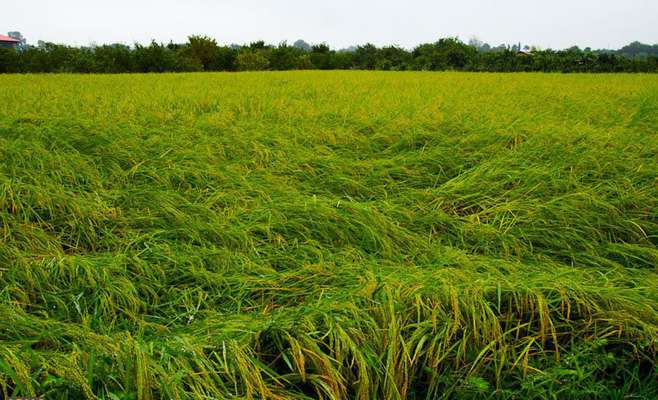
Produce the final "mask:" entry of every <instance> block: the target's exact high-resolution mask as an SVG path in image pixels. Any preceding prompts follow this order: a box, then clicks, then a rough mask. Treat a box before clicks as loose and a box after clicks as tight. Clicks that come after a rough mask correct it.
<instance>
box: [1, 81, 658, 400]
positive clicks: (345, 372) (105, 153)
mask: <svg viewBox="0 0 658 400" xmlns="http://www.w3.org/2000/svg"><path fill="white" fill-rule="evenodd" d="M0 235H1V238H2V241H1V242H0V316H1V317H2V321H1V323H0V393H2V395H3V396H4V397H10V396H37V395H41V396H44V397H45V398H46V399H49V400H50V399H83V398H84V399H108V400H110V399H111V400H117V399H121V400H127V399H139V400H149V399H236V398H239V399H316V398H318V399H328V400H337V399H362V400H366V399H441V398H445V399H452V398H460V399H461V398H464V399H469V398H472V399H483V398H485V399H489V398H490V399H519V398H524V399H525V398H528V399H533V398H534V399H544V398H552V399H568V398H574V399H575V398H590V399H596V398H601V399H603V398H606V399H607V398H616V399H622V398H645V399H653V398H657V397H658V379H657V373H658V363H657V362H656V354H657V352H658V269H657V268H658V248H657V245H658V78H657V77H656V76H654V75H641V74H639V75H623V74H619V75H586V76H583V75H558V74H555V75H552V74H541V75H540V74H486V75H484V74H482V75H480V74H466V73H423V72H414V73H386V72H346V71H344V72H281V73H240V74H231V73H216V74H210V73H208V74H178V75H168V74H163V75H115V76H109V75H105V76H100V75H22V76H20V75H5V76H0Z"/></svg>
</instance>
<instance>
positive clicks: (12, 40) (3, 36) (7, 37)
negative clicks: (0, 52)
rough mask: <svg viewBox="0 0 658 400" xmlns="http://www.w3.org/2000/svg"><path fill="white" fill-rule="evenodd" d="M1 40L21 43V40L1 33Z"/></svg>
mask: <svg viewBox="0 0 658 400" xmlns="http://www.w3.org/2000/svg"><path fill="white" fill-rule="evenodd" d="M0 42H14V43H20V40H16V39H13V38H10V37H9V36H5V35H0Z"/></svg>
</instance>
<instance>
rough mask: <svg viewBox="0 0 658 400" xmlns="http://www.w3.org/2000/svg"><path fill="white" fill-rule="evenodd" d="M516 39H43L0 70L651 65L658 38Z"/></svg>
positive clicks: (657, 57)
mask: <svg viewBox="0 0 658 400" xmlns="http://www.w3.org/2000/svg"><path fill="white" fill-rule="evenodd" d="M522 50H523V49H522V48H521V45H514V46H498V47H495V48H492V47H491V46H489V45H488V44H486V43H482V42H479V41H477V40H473V41H471V42H470V43H469V44H465V43H463V42H461V41H459V40H458V39H453V38H447V39H441V40H439V41H437V42H436V43H427V44H422V45H419V46H417V47H416V48H415V49H413V50H412V51H408V50H406V49H403V48H400V47H396V46H388V47H382V48H379V47H377V46H374V45H372V44H366V45H363V46H358V47H355V48H353V49H349V50H343V51H335V50H332V49H330V48H329V46H327V45H324V44H320V45H316V46H310V45H308V44H307V43H305V42H303V41H298V43H296V44H295V45H293V46H290V45H288V44H286V43H282V44H280V45H278V46H270V45H266V44H265V43H264V42H262V41H261V42H255V43H252V44H250V45H248V46H231V47H228V46H219V45H218V44H217V42H216V41H215V40H213V39H210V38H207V37H200V36H192V37H190V38H189V41H188V43H185V44H173V43H171V44H169V45H163V44H159V43H156V42H153V43H151V44H150V45H149V46H142V45H139V44H137V45H135V46H134V47H128V46H125V45H105V46H97V47H90V48H76V47H69V46H65V45H56V44H52V43H45V44H43V45H42V46H40V47H28V48H26V49H22V50H19V51H15V50H13V49H2V48H0V73H2V72H5V73H6V72H23V73H25V72H83V73H125V72H193V71H258V70H295V69H322V70H326V69H366V70H395V71H402V70H428V71H443V70H463V71H493V72H504V71H542V72H656V71H658V45H654V46H649V45H644V44H641V43H638V42H634V43H632V44H630V45H628V46H625V47H624V48H622V49H620V50H618V51H607V50H599V51H592V50H591V49H589V48H587V49H584V50H581V49H579V48H578V47H572V48H570V49H566V50H560V51H555V50H550V49H549V50H537V49H530V48H526V49H525V51H522Z"/></svg>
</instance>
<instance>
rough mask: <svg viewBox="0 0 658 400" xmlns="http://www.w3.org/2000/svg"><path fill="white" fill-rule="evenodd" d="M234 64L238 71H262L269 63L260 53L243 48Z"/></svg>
mask: <svg viewBox="0 0 658 400" xmlns="http://www.w3.org/2000/svg"><path fill="white" fill-rule="evenodd" d="M235 64H236V67H237V69H238V71H262V70H265V69H267V67H268V66H269V65H270V62H269V60H268V59H267V58H266V57H265V56H264V55H263V54H262V53H261V52H260V51H256V50H252V49H249V48H245V49H241V50H240V53H239V54H238V56H237V58H236V60H235Z"/></svg>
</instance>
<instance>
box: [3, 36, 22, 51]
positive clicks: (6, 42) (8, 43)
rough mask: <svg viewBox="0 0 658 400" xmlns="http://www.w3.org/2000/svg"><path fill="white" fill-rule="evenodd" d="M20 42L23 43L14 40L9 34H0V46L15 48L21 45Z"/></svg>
mask: <svg viewBox="0 0 658 400" xmlns="http://www.w3.org/2000/svg"><path fill="white" fill-rule="evenodd" d="M22 44H23V43H22V42H21V41H20V40H16V39H14V38H12V37H9V36H5V35H0V47H5V48H11V49H15V48H17V47H18V46H22Z"/></svg>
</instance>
